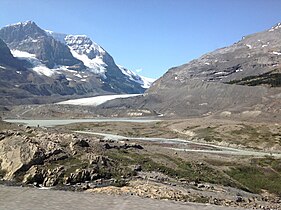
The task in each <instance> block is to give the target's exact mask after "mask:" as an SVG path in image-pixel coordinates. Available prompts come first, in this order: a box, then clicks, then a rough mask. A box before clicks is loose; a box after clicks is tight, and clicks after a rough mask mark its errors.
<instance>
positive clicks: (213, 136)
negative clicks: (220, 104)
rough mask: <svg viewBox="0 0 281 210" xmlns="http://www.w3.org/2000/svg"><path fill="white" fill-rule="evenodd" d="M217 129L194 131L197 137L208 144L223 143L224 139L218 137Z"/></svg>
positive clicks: (208, 128) (209, 128)
mask: <svg viewBox="0 0 281 210" xmlns="http://www.w3.org/2000/svg"><path fill="white" fill-rule="evenodd" d="M216 128H217V127H210V126H208V127H206V128H199V129H196V130H194V132H195V133H196V135H197V137H199V138H203V139H204V140H205V141H207V142H213V141H218V142H221V141H222V138H220V137H218V136H219V133H218V132H217V131H216Z"/></svg>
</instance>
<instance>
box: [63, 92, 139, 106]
mask: <svg viewBox="0 0 281 210" xmlns="http://www.w3.org/2000/svg"><path fill="white" fill-rule="evenodd" d="M140 95H142V94H122V95H103V96H96V97H90V98H80V99H74V100H67V101H62V102H59V103H57V104H70V105H80V106H98V105H101V104H103V103H105V102H107V101H110V100H113V99H117V98H129V97H135V96H140Z"/></svg>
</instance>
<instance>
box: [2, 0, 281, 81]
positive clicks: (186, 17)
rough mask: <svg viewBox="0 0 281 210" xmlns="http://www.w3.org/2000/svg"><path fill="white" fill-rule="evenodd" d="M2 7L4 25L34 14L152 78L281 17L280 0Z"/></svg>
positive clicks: (26, 0) (52, 0)
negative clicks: (92, 42)
mask: <svg viewBox="0 0 281 210" xmlns="http://www.w3.org/2000/svg"><path fill="white" fill-rule="evenodd" d="M0 7H1V13H0V27H3V26H5V25H8V24H11V23H16V22H21V21H26V20H33V21H35V22H36V23H37V25H39V26H40V27H41V28H44V29H49V30H53V31H56V32H63V33H68V34H86V35H88V36H89V37H91V38H92V39H93V40H94V41H95V42H97V43H98V44H100V45H101V46H102V47H103V48H105V49H106V50H107V51H108V52H109V53H110V54H111V55H112V56H113V57H114V59H115V61H116V63H117V64H120V65H123V66H125V67H127V68H129V69H132V70H138V71H141V72H140V74H142V75H144V76H147V77H152V78H158V77H160V76H161V75H163V74H164V73H165V72H166V71H167V70H168V69H169V68H171V67H173V66H178V65H181V64H184V63H187V62H188V61H190V60H192V59H195V58H197V57H199V56H201V55H202V54H205V53H207V52H210V51H212V50H214V49H217V48H220V47H224V46H227V45H230V44H232V43H234V42H236V41H238V40H240V39H241V37H242V36H244V35H247V34H251V33H255V32H258V31H262V30H266V29H268V28H270V27H271V26H273V25H275V24H276V23H278V22H281V12H280V8H281V1H280V0H79V1H78V0H0Z"/></svg>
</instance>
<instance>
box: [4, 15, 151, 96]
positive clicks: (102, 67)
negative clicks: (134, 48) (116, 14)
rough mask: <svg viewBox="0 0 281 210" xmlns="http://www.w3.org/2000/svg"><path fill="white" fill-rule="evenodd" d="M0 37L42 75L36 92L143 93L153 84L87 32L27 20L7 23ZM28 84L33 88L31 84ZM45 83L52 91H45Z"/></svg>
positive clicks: (13, 52) (36, 85)
mask: <svg viewBox="0 0 281 210" xmlns="http://www.w3.org/2000/svg"><path fill="white" fill-rule="evenodd" d="M0 38H1V39H2V40H3V41H4V42H5V43H6V44H7V46H8V47H9V49H10V50H11V53H12V55H13V56H14V57H15V58H18V60H22V61H24V63H25V66H24V67H25V69H27V70H28V72H29V73H31V71H32V72H33V73H35V75H36V76H35V77H36V78H37V77H38V78H40V79H38V80H40V84H36V82H35V81H33V86H34V89H37V90H36V91H32V92H33V93H35V92H36V94H37V95H46V94H47V95H53V94H59V95H60V94H62V92H63V94H64V95H75V94H79V95H81V94H82V95H83V94H88V95H90V94H93V95H96V94H106V93H115V94H116V93H117V94H120V93H143V92H144V91H145V89H147V88H148V87H149V85H150V84H151V83H150V82H147V79H146V78H144V77H141V76H139V75H137V74H135V73H134V72H132V71H129V70H127V69H126V70H125V68H120V67H119V66H117V65H116V64H115V62H114V59H113V58H112V57H111V55H110V54H109V53H108V52H106V50H104V49H103V48H102V47H101V46H99V45H98V44H97V43H95V42H93V41H92V40H91V39H90V38H89V37H87V36H85V35H67V34H62V33H61V34H60V33H55V32H52V31H48V30H43V29H41V28H40V27H38V26H37V25H36V24H35V23H34V22H32V21H27V22H23V23H16V24H12V25H8V26H6V27H3V28H2V29H0ZM149 81H151V80H149ZM26 86H28V88H26V89H28V91H31V88H30V84H28V83H26V84H25V87H26ZM42 86H44V88H43V89H44V90H45V89H48V91H42ZM46 87H48V88H46ZM50 87H52V88H50ZM62 90H63V91H62Z"/></svg>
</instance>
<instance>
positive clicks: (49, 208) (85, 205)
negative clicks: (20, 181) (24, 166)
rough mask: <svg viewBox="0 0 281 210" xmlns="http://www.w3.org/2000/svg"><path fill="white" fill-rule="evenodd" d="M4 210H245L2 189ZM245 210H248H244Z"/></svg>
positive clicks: (0, 201)
mask: <svg viewBox="0 0 281 210" xmlns="http://www.w3.org/2000/svg"><path fill="white" fill-rule="evenodd" d="M0 209H1V210H2V209H3V210H33V209H34V210H77V209H82V210H106V209H110V210H132V209H133V210H143V209H149V210H154V209H155V210H162V209H163V210H167V209H175V210H186V209H188V210H197V209H200V210H234V209H235V210H242V209H244V208H227V207H218V206H214V205H203V204H195V203H180V202H173V201H167V200H153V199H143V198H139V197H134V196H109V195H102V194H90V193H85V192H80V193H78V192H67V191H53V190H39V189H34V188H22V187H7V186H0ZM244 210H245V209H244Z"/></svg>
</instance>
